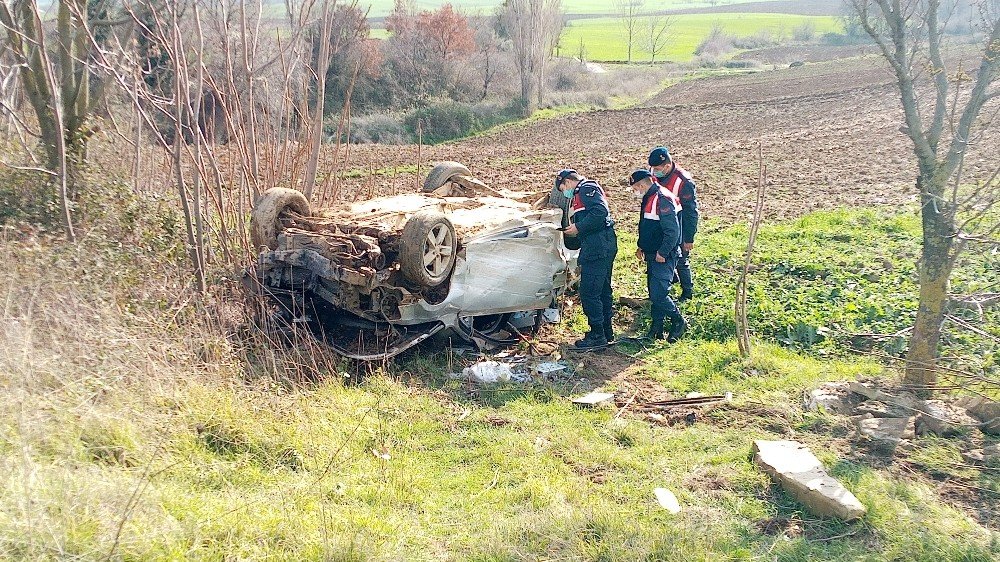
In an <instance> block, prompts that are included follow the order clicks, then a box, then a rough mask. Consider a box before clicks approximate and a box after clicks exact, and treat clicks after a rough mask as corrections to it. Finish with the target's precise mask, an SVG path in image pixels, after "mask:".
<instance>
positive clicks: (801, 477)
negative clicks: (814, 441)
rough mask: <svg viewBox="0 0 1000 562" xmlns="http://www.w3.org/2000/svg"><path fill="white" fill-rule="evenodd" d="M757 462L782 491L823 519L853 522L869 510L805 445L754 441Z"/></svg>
mask: <svg viewBox="0 0 1000 562" xmlns="http://www.w3.org/2000/svg"><path fill="white" fill-rule="evenodd" d="M753 452H754V461H755V462H756V463H757V464H758V465H759V466H760V467H761V468H762V469H763V470H764V472H766V473H767V474H769V475H770V476H771V478H773V479H774V480H775V481H777V482H778V484H780V485H781V487H782V488H783V489H784V490H785V491H786V492H788V493H789V494H790V495H791V496H792V497H794V498H795V499H796V500H797V501H798V502H800V503H801V504H803V505H804V506H806V507H807V508H808V509H809V510H810V511H811V512H813V513H815V514H816V515H821V516H835V517H839V518H841V519H843V520H845V521H853V520H854V519H858V518H859V517H861V516H863V515H864V514H865V512H866V511H867V510H866V509H865V506H864V505H862V504H861V502H860V501H858V498H856V497H855V496H854V494H852V493H851V492H850V490H848V489H847V488H845V487H844V486H843V485H842V484H841V483H840V482H838V481H837V480H836V479H835V478H833V477H832V476H830V475H829V474H827V472H826V470H825V469H824V468H823V463H821V462H819V459H817V458H816V456H815V455H813V454H812V452H811V451H810V450H809V449H808V448H807V447H806V446H805V445H803V444H801V443H798V442H795V441H762V440H758V441H754V443H753Z"/></svg>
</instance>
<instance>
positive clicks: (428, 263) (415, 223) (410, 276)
mask: <svg viewBox="0 0 1000 562" xmlns="http://www.w3.org/2000/svg"><path fill="white" fill-rule="evenodd" d="M457 250H458V239H457V237H456V236H455V227H454V226H452V224H451V221H450V220H448V217H446V216H444V215H443V214H441V213H439V212H437V211H432V210H429V209H425V210H422V211H417V212H416V214H414V215H413V216H412V217H410V220H408V221H406V224H405V225H403V233H402V236H400V239H399V269H400V271H401V272H402V274H403V277H405V278H406V279H407V280H408V281H410V282H411V283H413V284H415V285H418V286H420V287H436V286H438V285H440V284H441V283H443V282H444V281H445V280H446V279H448V276H449V275H451V269H452V267H453V266H454V265H455V254H456V252H457Z"/></svg>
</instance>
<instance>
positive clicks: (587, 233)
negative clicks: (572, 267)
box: [570, 179, 618, 261]
mask: <svg viewBox="0 0 1000 562" xmlns="http://www.w3.org/2000/svg"><path fill="white" fill-rule="evenodd" d="M570 212H571V213H572V214H571V220H572V221H573V224H575V225H576V229H577V230H578V231H579V234H578V235H577V236H579V237H580V257H579V258H578V259H579V261H588V260H591V259H604V258H607V257H608V256H609V255H611V254H612V252H613V251H617V248H618V246H617V242H616V241H615V236H614V232H615V231H614V225H615V221H614V219H612V218H611V209H610V208H609V207H608V200H607V199H606V198H605V197H604V189H603V188H602V187H601V186H600V184H598V183H597V182H596V181H594V180H590V179H584V180H583V181H581V182H580V183H579V185H577V186H576V189H575V190H573V200H572V202H571V204H570Z"/></svg>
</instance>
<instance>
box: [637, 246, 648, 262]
mask: <svg viewBox="0 0 1000 562" xmlns="http://www.w3.org/2000/svg"><path fill="white" fill-rule="evenodd" d="M635 257H637V258H639V259H640V260H644V259H646V254H645V253H644V252H643V251H642V248H636V249H635Z"/></svg>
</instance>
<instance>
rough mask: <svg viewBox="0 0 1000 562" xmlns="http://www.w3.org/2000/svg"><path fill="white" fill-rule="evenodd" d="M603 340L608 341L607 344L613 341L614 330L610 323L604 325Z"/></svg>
mask: <svg viewBox="0 0 1000 562" xmlns="http://www.w3.org/2000/svg"><path fill="white" fill-rule="evenodd" d="M604 339H606V340H608V343H611V342H613V341H615V328H614V326H612V325H611V322H608V323H606V324H605V325H604Z"/></svg>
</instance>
